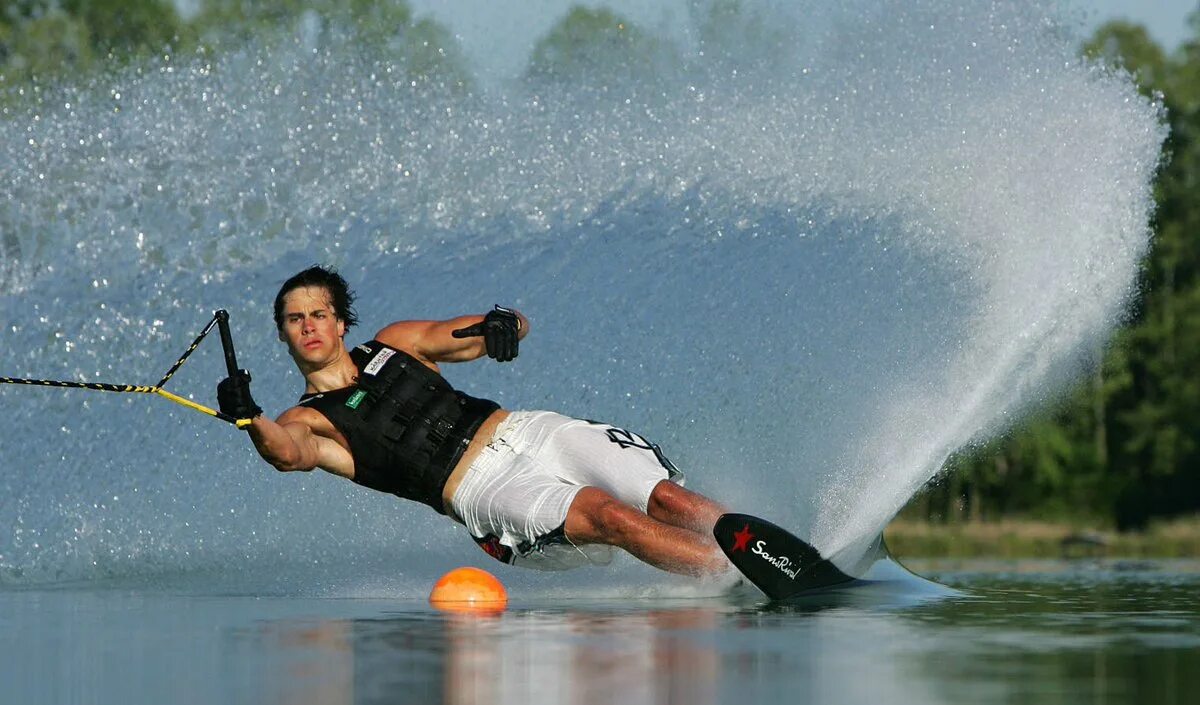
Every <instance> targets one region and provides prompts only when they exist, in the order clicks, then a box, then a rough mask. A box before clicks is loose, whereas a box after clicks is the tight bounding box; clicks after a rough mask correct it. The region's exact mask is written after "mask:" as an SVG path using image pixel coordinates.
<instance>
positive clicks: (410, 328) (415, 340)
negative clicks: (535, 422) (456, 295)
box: [375, 306, 529, 363]
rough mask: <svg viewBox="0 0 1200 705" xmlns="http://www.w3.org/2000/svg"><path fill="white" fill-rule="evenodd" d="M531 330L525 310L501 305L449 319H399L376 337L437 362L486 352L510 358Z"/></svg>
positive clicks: (506, 359)
mask: <svg viewBox="0 0 1200 705" xmlns="http://www.w3.org/2000/svg"><path fill="white" fill-rule="evenodd" d="M528 334H529V319H528V318H526V317H525V316H524V314H522V313H521V312H520V311H516V310H514V309H506V308H502V307H500V306H497V307H496V309H495V310H493V311H489V312H488V313H487V314H485V315H473V316H459V317H457V318H451V319H449V320H446V321H397V322H396V323H392V324H391V325H389V326H387V327H386V328H384V329H383V330H381V331H379V333H377V334H376V335H375V339H376V340H378V341H379V342H381V343H384V344H386V345H391V346H392V347H395V348H400V349H401V350H407V351H409V352H411V353H414V354H416V355H417V356H418V357H420V358H423V359H425V360H428V361H430V362H433V363H438V362H467V361H470V360H477V359H479V358H481V357H483V356H484V355H490V356H491V357H493V358H495V359H496V360H499V361H501V362H507V361H509V360H511V359H513V358H514V357H516V356H517V343H518V342H519V341H520V340H522V339H524V338H525V336H526V335H528Z"/></svg>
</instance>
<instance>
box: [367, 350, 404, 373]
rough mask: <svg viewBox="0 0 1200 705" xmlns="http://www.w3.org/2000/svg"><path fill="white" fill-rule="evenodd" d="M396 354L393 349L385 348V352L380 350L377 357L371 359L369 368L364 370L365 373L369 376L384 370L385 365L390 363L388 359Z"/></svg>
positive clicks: (376, 354)
mask: <svg viewBox="0 0 1200 705" xmlns="http://www.w3.org/2000/svg"><path fill="white" fill-rule="evenodd" d="M395 354H396V351H395V350H392V349H391V348H384V349H383V350H380V351H379V352H377V353H375V357H373V358H371V361H370V362H368V363H367V366H366V367H364V368H363V373H365V374H369V375H373V374H375V373H376V372H378V371H379V370H381V369H383V364H384V363H385V362H387V361H388V358H390V357H391V356H392V355H395Z"/></svg>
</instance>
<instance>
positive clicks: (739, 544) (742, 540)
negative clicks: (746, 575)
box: [729, 524, 754, 551]
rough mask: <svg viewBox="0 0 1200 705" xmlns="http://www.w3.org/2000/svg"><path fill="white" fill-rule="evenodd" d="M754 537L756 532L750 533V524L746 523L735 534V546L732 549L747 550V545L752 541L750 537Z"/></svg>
mask: <svg viewBox="0 0 1200 705" xmlns="http://www.w3.org/2000/svg"><path fill="white" fill-rule="evenodd" d="M752 538H754V534H752V533H750V525H749V524H746V526H744V527H743V528H742V530H741V531H738V532H735V533H734V534H733V548H731V549H729V550H730V551H745V550H746V545H747V544H749V543H750V539H752Z"/></svg>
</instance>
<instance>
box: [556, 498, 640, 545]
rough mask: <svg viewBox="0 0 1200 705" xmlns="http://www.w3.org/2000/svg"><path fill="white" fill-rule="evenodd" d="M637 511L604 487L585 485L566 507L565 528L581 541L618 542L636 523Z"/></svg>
mask: <svg viewBox="0 0 1200 705" xmlns="http://www.w3.org/2000/svg"><path fill="white" fill-rule="evenodd" d="M636 514H640V512H638V511H637V510H635V509H633V508H632V507H630V506H628V505H626V504H623V503H621V502H620V501H619V500H617V499H616V498H615V497H613V496H612V495H610V494H609V493H607V492H605V491H604V490H601V489H597V488H595V487H585V488H583V489H582V490H580V491H579V494H577V495H576V496H575V501H574V502H572V503H571V508H570V509H568V510H567V523H566V526H565V531H566V534H567V537H568V538H570V539H571V540H573V541H579V542H584V543H604V544H612V543H620V541H621V537H622V536H624V535H625V534H627V533H628V532H629V531H630V530H631V529H632V528H633V526H634V525H635V524H636V521H637V518H638V517H637V516H635V515H636Z"/></svg>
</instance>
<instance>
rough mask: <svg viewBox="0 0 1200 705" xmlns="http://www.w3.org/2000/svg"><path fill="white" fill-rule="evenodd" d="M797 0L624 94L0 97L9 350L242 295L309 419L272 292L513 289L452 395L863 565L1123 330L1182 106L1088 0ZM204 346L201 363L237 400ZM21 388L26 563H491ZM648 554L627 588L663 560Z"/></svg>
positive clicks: (226, 579) (412, 303)
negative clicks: (630, 437) (1102, 33)
mask: <svg viewBox="0 0 1200 705" xmlns="http://www.w3.org/2000/svg"><path fill="white" fill-rule="evenodd" d="M801 5H803V7H799V8H793V9H790V10H782V9H777V10H773V11H772V12H774V13H776V14H775V15H772V16H771V17H769V18H768V19H769V20H770V23H771V25H772V27H774V28H776V31H777V34H776V35H775V38H776V42H777V44H776V45H774V46H773V47H771V48H770V53H769V57H770V60H769V61H745V60H738V59H739V57H738V56H737V55H734V56H732V57H731V56H729V55H725V54H722V52H720V51H715V50H713V48H712V47H709V50H708V51H705V48H706V47H705V46H704V45H702V44H699V43H697V42H698V40H696V39H695V37H696V35H695V33H689V32H688V31H687V29H686V28H684V30H683V31H681V33H680V34H681V36H684V37H691V38H692V40H691V44H690V45H688V48H687V52H688V58H687V60H686V61H685V62H684V63H682V64H676V65H672V66H662V67H657V66H647V67H645V71H644V72H643V73H640V74H638V75H637V76H634V77H631V78H626V79H624V80H621V81H616V80H612V81H609V80H606V78H605V77H604V76H591V77H588V78H587V80H577V81H572V82H568V83H562V82H557V83H554V84H550V83H544V84H543V83H538V82H525V83H513V84H507V83H506V84H495V85H489V86H483V87H479V88H477V89H475V90H474V91H469V92H466V93H459V92H454V91H445V90H440V89H438V88H436V87H430V86H427V85H424V84H417V85H414V84H413V83H411V82H408V81H406V80H402V79H401V78H400V77H399V73H398V72H394V71H392V70H391V69H392V67H391V66H390V65H389V64H387V63H386V62H383V61H380V60H378V59H377V58H376V57H372V56H370V55H369V54H364V53H363V52H361V51H352V50H350V49H348V48H347V47H346V46H345V45H344V44H337V43H334V44H332V45H321V44H320V43H318V44H316V45H314V44H312V42H311V41H309V40H311V38H309V40H306V38H305V37H303V36H302V37H299V38H298V39H297V40H295V41H289V42H285V43H282V44H276V45H272V46H271V47H270V48H269V49H268V48H266V47H264V46H259V45H254V46H248V47H244V48H240V49H237V50H230V51H226V52H223V53H220V54H219V55H215V56H212V57H205V56H186V57H185V56H172V57H170V58H169V59H166V58H159V59H158V60H156V61H153V62H151V63H148V64H143V65H140V66H135V67H132V68H128V69H125V70H123V71H120V72H116V73H112V74H109V75H106V76H105V77H104V78H101V79H97V80H95V81H93V82H92V83H90V84H89V85H88V86H87V87H86V88H78V89H48V90H47V91H46V92H45V93H44V96H45V98H44V100H43V102H42V104H41V105H39V106H37V107H36V108H29V109H18V108H11V109H10V110H9V112H8V113H7V114H6V115H5V116H4V118H3V120H2V121H0V169H2V170H3V172H4V174H5V178H4V185H3V189H4V198H3V199H0V239H2V241H3V242H4V257H5V264H4V267H3V268H0V272H3V275H2V278H0V360H2V361H3V365H2V369H0V373H2V374H6V375H11V376H25V377H43V378H59V379H81V380H88V381H112V382H141V383H152V382H154V381H155V380H157V378H158V376H159V375H160V374H161V372H162V371H163V370H165V369H166V368H167V367H168V366H169V365H170V364H171V363H172V362H173V361H174V359H175V357H176V356H177V355H178V354H179V353H180V352H182V350H183V348H185V347H186V346H187V344H188V342H189V341H190V340H191V338H192V336H194V335H195V333H196V332H197V331H198V329H199V328H200V327H201V326H202V325H203V324H204V323H205V322H206V321H207V320H208V318H209V316H210V315H211V312H212V310H213V309H216V308H227V309H229V310H230V312H231V314H232V318H233V327H234V337H235V340H236V341H237V343H238V347H239V359H240V360H241V362H242V364H243V366H245V367H248V368H249V369H250V370H251V372H252V373H253V375H254V391H255V396H256V398H257V400H258V401H259V403H260V404H262V405H263V406H264V407H265V408H266V409H267V410H268V412H269V413H278V412H279V411H281V410H282V409H283V408H285V407H286V406H287V405H289V404H290V403H292V401H293V400H294V399H295V398H296V396H297V395H298V394H299V393H300V391H301V387H302V379H301V378H300V376H299V374H298V373H297V372H296V371H295V370H294V369H292V365H291V363H290V360H289V359H288V358H287V356H286V353H285V351H284V349H283V347H282V345H281V344H280V343H279V342H278V341H277V340H276V338H275V331H274V329H273V325H272V322H271V311H270V305H271V299H272V297H273V296H274V293H275V290H276V288H277V287H278V285H279V284H280V283H281V282H282V281H283V280H284V279H285V278H286V277H287V276H289V275H290V274H292V273H294V272H295V271H297V270H299V269H301V268H303V267H305V266H308V265H309V264H312V263H314V262H322V263H328V264H332V265H335V266H337V267H338V268H339V269H340V270H341V271H342V273H343V274H344V275H346V277H347V278H348V279H349V280H350V281H351V282H352V284H353V285H354V286H355V288H356V289H357V292H358V294H359V297H360V298H359V304H358V310H359V314H360V318H361V320H362V321H363V325H362V327H361V329H359V330H354V331H351V333H350V335H349V336H348V340H350V341H352V342H357V341H359V340H360V339H365V338H367V337H369V336H370V335H371V334H372V333H373V332H374V330H376V329H377V328H379V327H381V326H382V325H384V324H385V323H387V322H389V321H391V320H395V319H401V318H425V317H449V316H452V315H457V314H459V313H464V312H482V311H484V310H486V309H487V308H490V307H491V305H492V304H493V303H504V304H508V305H513V306H516V307H518V308H520V309H521V310H522V311H523V312H525V313H526V314H527V315H528V316H529V317H530V318H531V319H532V321H533V326H534V332H533V334H532V335H531V336H530V337H529V338H528V339H527V340H526V341H525V343H524V344H523V346H522V351H521V356H520V358H519V359H518V360H517V361H516V363H514V364H511V365H505V366H500V365H496V364H494V363H491V362H489V361H481V362H477V363H473V364H469V365H462V366H456V367H450V368H448V369H447V370H446V372H447V376H448V377H449V378H450V380H451V381H452V382H453V383H455V384H456V385H458V386H460V387H462V388H464V389H466V390H467V391H470V392H472V393H475V394H479V395H482V396H490V397H492V398H494V399H496V400H497V401H498V402H500V403H501V404H502V405H504V406H506V407H508V408H526V409H532V408H550V409H554V410H558V411H562V412H564V413H568V414H573V415H578V416H584V417H589V418H598V419H605V420H609V421H612V422H613V423H616V424H620V425H626V426H628V427H630V428H633V429H636V430H639V431H640V432H642V433H643V434H644V435H646V436H647V437H649V438H651V439H653V440H655V441H657V442H659V443H660V445H662V446H663V448H664V450H666V451H667V453H668V455H670V456H671V457H672V459H673V460H674V461H675V462H676V464H678V465H680V466H681V467H682V468H684V469H685V470H686V471H687V473H688V475H689V485H690V486H691V487H693V488H696V489H698V490H700V491H702V492H706V493H708V494H711V495H714V496H716V497H718V498H720V499H723V500H724V501H726V502H727V503H728V504H729V505H730V506H731V507H733V508H735V509H738V510H743V511H749V512H752V513H756V514H761V515H763V516H766V517H769V518H771V519H773V520H776V521H777V522H778V523H781V524H785V525H788V526H791V527H793V528H795V529H796V530H797V531H798V533H800V534H801V535H806V536H809V537H811V538H812V540H813V542H814V544H815V545H816V546H817V547H818V548H821V549H823V550H825V551H827V552H831V553H833V554H835V555H836V556H837V557H838V559H839V560H846V561H848V560H853V559H854V558H855V557H856V554H857V553H860V552H861V551H862V550H863V549H864V547H865V545H866V543H867V542H869V541H870V540H871V539H872V538H873V537H874V536H875V535H876V534H878V532H879V531H880V530H881V529H882V528H883V527H884V526H885V525H886V523H887V522H888V521H889V520H890V519H891V517H892V516H893V515H894V514H895V513H896V512H897V511H898V510H899V509H900V508H901V507H902V506H903V505H904V504H905V502H906V501H907V500H908V499H909V498H910V497H912V496H913V494H914V493H916V492H917V491H918V490H919V488H920V487H921V486H922V485H923V484H924V483H925V482H927V481H928V480H929V479H930V478H931V477H933V476H934V475H935V474H936V473H937V472H938V470H939V469H940V467H941V466H942V464H943V463H944V461H945V460H946V458H947V457H948V455H949V454H951V453H953V452H954V451H956V450H957V449H960V448H962V447H963V446H965V445H967V444H969V443H971V442H975V441H978V440H980V439H983V438H986V437H988V436H989V435H991V434H994V433H996V432H998V431H999V430H1001V429H1003V428H1004V427H1005V426H1007V425H1009V424H1011V423H1013V422H1014V420H1015V419H1016V418H1018V417H1019V415H1020V414H1021V413H1022V412H1023V411H1025V410H1026V409H1028V408H1029V407H1030V406H1031V405H1036V404H1038V403H1041V402H1044V401H1045V400H1046V399H1047V396H1046V395H1047V394H1050V393H1052V392H1053V391H1054V390H1055V389H1058V388H1061V385H1062V384H1063V383H1064V382H1065V381H1066V380H1068V379H1069V377H1070V375H1071V373H1072V370H1073V369H1074V368H1075V366H1076V365H1077V363H1078V361H1079V360H1080V359H1081V356H1083V355H1088V354H1091V353H1092V351H1093V350H1094V349H1095V347H1096V346H1097V345H1100V344H1102V343H1103V342H1104V340H1105V339H1106V337H1107V336H1108V335H1109V333H1110V332H1111V330H1112V328H1113V326H1114V325H1115V324H1116V323H1117V322H1119V320H1120V318H1121V316H1122V315H1123V312H1124V311H1125V310H1126V308H1127V306H1128V304H1129V303H1130V300H1131V296H1132V295H1133V294H1134V293H1135V292H1134V291H1133V286H1134V282H1135V275H1136V271H1137V267H1138V263H1139V261H1140V259H1141V257H1142V256H1144V254H1145V253H1146V251H1147V248H1148V246H1149V235H1150V233H1149V227H1148V222H1149V216H1150V212H1151V207H1152V201H1151V196H1150V184H1151V179H1152V177H1153V174H1154V170H1155V168H1156V165H1157V160H1158V154H1159V147H1160V144H1161V142H1162V140H1163V138H1164V133H1165V128H1164V127H1163V126H1162V122H1161V116H1160V115H1159V114H1158V110H1159V108H1158V107H1157V106H1155V105H1152V104H1150V103H1148V102H1147V101H1146V100H1144V99H1142V98H1140V97H1139V96H1138V94H1137V93H1136V91H1135V89H1134V87H1133V86H1132V84H1131V83H1130V81H1129V80H1128V79H1127V78H1126V77H1124V76H1120V75H1114V74H1113V73H1111V72H1107V71H1104V70H1101V69H1100V68H1097V67H1094V66H1090V65H1088V64H1087V63H1085V62H1083V61H1082V60H1080V59H1079V58H1077V56H1076V46H1077V43H1078V39H1077V37H1076V36H1075V35H1074V34H1073V32H1072V31H1071V30H1070V26H1069V25H1068V24H1064V22H1063V20H1062V19H1061V17H1060V16H1059V15H1058V14H1057V13H1058V11H1057V10H1056V9H1055V8H1056V5H1055V4H1053V3H1016V2H1011V3H1010V2H989V3H973V2H951V1H941V0H921V1H919V2H899V1H896V2H890V1H888V2H872V3H865V2H864V3H851V4H849V5H847V6H846V7H844V8H842V9H840V10H832V9H828V8H825V7H823V6H821V4H819V3H812V4H809V3H802V4H801ZM685 45H687V42H685ZM741 58H742V59H744V58H745V57H744V56H742V57H741ZM205 345H206V348H205V349H202V350H201V351H200V352H198V353H197V355H196V359H195V360H193V361H190V362H189V363H188V364H187V365H186V366H185V367H184V368H183V370H182V371H181V372H180V374H179V376H178V377H177V380H175V381H173V383H172V388H173V389H174V390H175V391H177V392H180V393H183V394H185V395H189V394H190V395H192V396H193V397H194V398H195V399H197V400H198V401H203V402H205V403H209V404H212V403H214V401H215V400H214V396H215V394H214V388H215V384H216V382H217V380H218V379H220V377H221V376H222V374H223V372H222V360H221V357H220V354H219V350H218V348H217V345H216V343H215V341H214V342H212V343H206V344H205ZM208 346H211V347H208ZM0 405H2V406H3V408H4V409H5V411H6V416H7V419H8V425H7V427H6V428H5V429H4V430H3V432H0V458H3V467H2V468H0V582H3V583H10V584H14V583H15V584H28V583H43V582H63V581H67V582H69V581H79V580H87V581H92V580H98V579H124V578H134V579H137V580H146V579H148V578H147V576H160V577H161V576H168V577H169V576H177V575H182V574H186V575H205V576H213V577H212V578H211V579H212V580H217V581H219V582H220V583H221V584H230V585H238V584H242V582H246V584H249V585H251V586H253V587H254V589H256V590H262V589H271V588H272V587H274V588H277V589H279V590H283V591H305V592H318V593H333V594H362V593H367V592H372V591H377V590H386V591H387V592H388V593H389V594H407V593H412V594H413V595H419V594H422V592H423V591H424V590H425V589H426V587H427V585H428V583H429V580H430V579H431V578H432V577H434V576H436V575H437V574H438V571H439V570H440V569H442V568H445V567H449V566H451V565H456V564H461V563H464V562H468V561H477V560H479V559H481V558H482V554H479V553H478V549H477V548H476V547H475V546H474V545H473V544H471V542H470V541H469V540H468V539H467V537H466V536H465V534H464V533H463V532H461V530H459V529H457V528H455V527H453V526H452V525H451V524H450V523H449V522H447V521H445V520H444V519H442V518H440V517H437V516H435V515H434V514H433V513H432V512H430V511H429V510H428V509H427V508H424V507H421V506H418V505H415V504H406V503H400V502H398V501H396V500H395V499H394V498H389V497H385V496H382V495H378V496H377V495H375V494H374V493H370V492H367V491H365V490H362V489H360V488H357V487H355V486H353V485H351V484H350V483H345V482H342V481H338V480H336V479H335V478H333V477H331V476H326V475H323V474H321V473H315V474H312V475H287V476H283V475H279V474H277V473H275V472H274V471H273V470H271V469H270V468H269V467H268V466H266V465H265V464H263V463H261V462H260V461H258V460H257V456H256V455H255V454H254V452H253V450H252V448H251V447H250V445H249V443H248V442H246V440H245V439H244V438H242V437H241V436H239V435H238V433H237V432H235V431H233V430H232V429H231V428H228V427H226V426H225V425H223V424H220V423H218V422H214V421H212V420H210V419H206V418H205V417H203V416H200V415H197V414H194V413H192V412H189V411H187V410H185V409H182V408H179V407H175V406H174V405H171V404H169V403H166V402H164V401H161V400H155V399H152V398H151V399H148V398H142V397H139V398H126V397H125V396H122V395H106V394H95V393H88V392H65V391H47V390H33V389H27V388H20V389H13V388H3V387H0ZM625 568H626V570H622V571H608V572H605V573H604V574H603V576H602V577H600V578H599V580H601V581H602V582H603V581H611V586H612V588H613V589H614V590H620V591H628V590H631V589H643V588H644V587H645V585H646V584H647V583H653V584H657V583H660V582H661V581H662V580H663V578H661V577H660V576H658V574H656V573H654V572H653V571H650V570H649V569H645V568H642V567H634V566H632V561H630V562H627V563H626V564H625ZM163 579H167V578H163ZM205 579H208V578H205ZM511 580H512V581H514V582H515V583H516V584H517V585H521V584H522V581H525V582H527V583H528V584H529V585H542V584H544V580H543V578H541V577H539V576H533V577H528V576H526V575H516V574H514V575H512V576H511ZM596 580H597V574H596V572H595V571H584V572H582V573H579V574H577V575H568V576H562V577H560V578H556V582H555V585H557V586H560V587H561V589H567V590H575V589H579V590H584V589H586V590H591V591H594V590H596V589H600V588H597V587H595V583H596ZM585 585H586V586H588V587H587V588H584V587H583V586H585ZM632 586H640V587H632ZM556 589H557V588H556Z"/></svg>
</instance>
